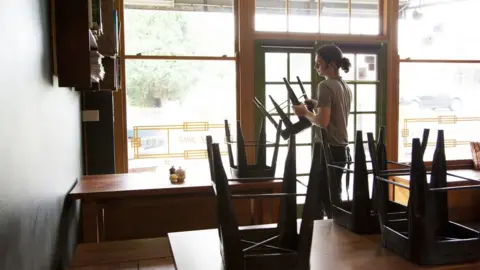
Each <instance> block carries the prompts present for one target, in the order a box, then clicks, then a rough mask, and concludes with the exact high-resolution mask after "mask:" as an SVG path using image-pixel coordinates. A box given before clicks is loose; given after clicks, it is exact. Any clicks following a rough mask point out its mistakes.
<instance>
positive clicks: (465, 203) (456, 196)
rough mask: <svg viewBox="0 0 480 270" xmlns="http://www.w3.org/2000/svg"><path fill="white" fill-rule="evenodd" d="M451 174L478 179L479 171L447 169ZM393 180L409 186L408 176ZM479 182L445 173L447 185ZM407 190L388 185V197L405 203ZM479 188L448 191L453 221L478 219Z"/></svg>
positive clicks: (479, 214) (428, 177)
mask: <svg viewBox="0 0 480 270" xmlns="http://www.w3.org/2000/svg"><path fill="white" fill-rule="evenodd" d="M448 172H449V173H451V174H455V175H459V176H463V177H467V178H471V179H480V171H475V170H468V169H462V170H449V171H448ZM393 181H395V182H398V183H400V184H403V185H406V186H409V184H410V176H409V175H402V176H394V177H393ZM427 182H430V174H427ZM478 184H480V182H474V181H467V180H464V179H461V178H457V177H454V176H449V175H447V186H449V187H453V186H464V185H478ZM409 194H410V192H409V190H407V189H405V188H402V187H397V186H393V185H390V199H391V200H393V201H395V202H398V203H401V204H404V205H406V204H407V202H408V198H409ZM479 205H480V189H472V190H453V191H449V192H448V207H449V217H450V219H451V220H453V221H458V222H471V221H480V211H479V210H478V206H479Z"/></svg>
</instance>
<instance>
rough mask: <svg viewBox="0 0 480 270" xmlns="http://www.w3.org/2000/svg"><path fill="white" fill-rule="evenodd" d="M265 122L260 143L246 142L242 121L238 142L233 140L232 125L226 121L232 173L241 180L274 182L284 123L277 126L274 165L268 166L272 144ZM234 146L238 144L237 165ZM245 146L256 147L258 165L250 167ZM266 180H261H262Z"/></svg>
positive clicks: (239, 126) (238, 127) (238, 128)
mask: <svg viewBox="0 0 480 270" xmlns="http://www.w3.org/2000/svg"><path fill="white" fill-rule="evenodd" d="M264 124H265V121H262V127H261V128H260V135H259V139H258V141H253V142H245V139H244V137H243V133H242V127H241V125H240V121H237V141H236V142H234V141H233V140H232V138H231V137H232V136H231V133H230V125H229V124H228V120H225V135H226V140H227V151H228V159H229V163H230V171H231V173H232V175H233V176H234V177H237V178H239V180H242V178H256V179H257V180H273V178H274V177H275V171H276V169H277V157H278V148H279V145H280V132H281V130H282V122H281V121H280V123H279V124H278V126H277V135H276V138H275V142H274V143H273V145H274V150H273V157H272V164H271V165H270V166H268V165H267V164H266V154H267V145H268V144H271V145H272V143H269V142H267V136H266V133H265V128H264ZM232 144H236V148H237V151H236V154H237V158H236V160H237V164H235V157H234V155H233V150H232ZM245 146H249V147H255V151H256V153H257V158H256V163H255V164H252V165H249V164H248V162H247V152H246V149H245ZM262 177H263V178H265V179H261V178H262Z"/></svg>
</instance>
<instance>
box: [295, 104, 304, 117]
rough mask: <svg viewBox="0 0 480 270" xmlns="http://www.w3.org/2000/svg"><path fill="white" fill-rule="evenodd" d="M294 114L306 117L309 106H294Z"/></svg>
mask: <svg viewBox="0 0 480 270" xmlns="http://www.w3.org/2000/svg"><path fill="white" fill-rule="evenodd" d="M292 108H293V112H294V113H295V115H297V116H305V115H306V114H307V112H308V109H307V106H305V104H299V105H293V106H292Z"/></svg>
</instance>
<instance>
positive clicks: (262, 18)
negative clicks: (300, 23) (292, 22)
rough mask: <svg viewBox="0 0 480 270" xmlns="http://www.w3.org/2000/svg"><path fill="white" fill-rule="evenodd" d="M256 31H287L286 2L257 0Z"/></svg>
mask: <svg viewBox="0 0 480 270" xmlns="http://www.w3.org/2000/svg"><path fill="white" fill-rule="evenodd" d="M255 31H268V32H286V31H287V6H286V2H285V1H281V0H273V1H267V0H257V1H255Z"/></svg>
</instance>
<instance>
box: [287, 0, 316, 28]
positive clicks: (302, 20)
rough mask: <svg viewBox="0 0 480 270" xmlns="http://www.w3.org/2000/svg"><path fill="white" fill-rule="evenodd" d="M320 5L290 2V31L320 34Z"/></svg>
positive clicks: (311, 2) (312, 2) (309, 2)
mask: <svg viewBox="0 0 480 270" xmlns="http://www.w3.org/2000/svg"><path fill="white" fill-rule="evenodd" d="M317 10H318V4H317V3H316V1H308V2H303V1H290V2H289V10H288V31H289V32H297V33H318V11H317Z"/></svg>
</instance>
